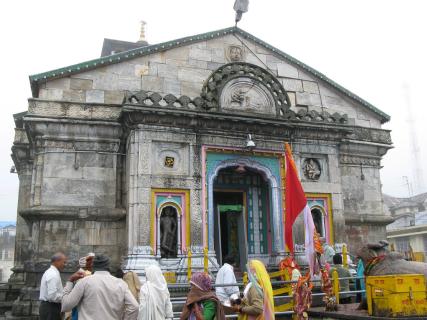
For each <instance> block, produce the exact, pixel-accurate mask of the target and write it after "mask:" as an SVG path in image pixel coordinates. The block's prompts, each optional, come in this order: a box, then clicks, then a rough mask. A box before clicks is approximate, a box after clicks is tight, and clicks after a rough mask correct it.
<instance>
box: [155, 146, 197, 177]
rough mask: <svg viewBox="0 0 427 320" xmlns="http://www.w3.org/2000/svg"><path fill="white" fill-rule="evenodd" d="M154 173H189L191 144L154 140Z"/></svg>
mask: <svg viewBox="0 0 427 320" xmlns="http://www.w3.org/2000/svg"><path fill="white" fill-rule="evenodd" d="M151 149H152V152H151V155H152V159H151V165H152V168H151V169H152V170H151V171H152V173H153V174H157V175H188V174H189V165H190V162H189V155H190V154H189V152H190V149H189V145H188V144H186V143H179V142H176V143H175V142H162V141H153V143H152V148H151Z"/></svg>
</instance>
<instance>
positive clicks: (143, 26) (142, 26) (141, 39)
mask: <svg viewBox="0 0 427 320" xmlns="http://www.w3.org/2000/svg"><path fill="white" fill-rule="evenodd" d="M146 24H147V22H145V21H141V32H140V34H139V40H138V42H146V41H147V40H145V25H146Z"/></svg>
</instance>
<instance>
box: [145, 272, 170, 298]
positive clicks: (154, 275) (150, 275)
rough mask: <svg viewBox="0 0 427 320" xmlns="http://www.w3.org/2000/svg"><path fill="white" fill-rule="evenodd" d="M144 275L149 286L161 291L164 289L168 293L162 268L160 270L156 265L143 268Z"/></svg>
mask: <svg viewBox="0 0 427 320" xmlns="http://www.w3.org/2000/svg"><path fill="white" fill-rule="evenodd" d="M145 277H146V278H147V283H149V284H150V286H152V287H154V288H156V289H158V290H161V291H166V292H167V293H168V294H169V290H168V284H167V283H166V279H165V277H164V276H163V273H162V270H160V268H159V267H158V266H157V265H152V266H148V267H147V268H145Z"/></svg>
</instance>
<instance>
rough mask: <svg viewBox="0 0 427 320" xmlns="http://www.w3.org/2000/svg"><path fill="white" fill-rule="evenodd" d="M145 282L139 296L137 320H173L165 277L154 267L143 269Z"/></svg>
mask: <svg viewBox="0 0 427 320" xmlns="http://www.w3.org/2000/svg"><path fill="white" fill-rule="evenodd" d="M145 277H146V280H147V282H145V283H144V284H143V285H142V287H141V292H140V295H139V314H138V320H163V319H173V310H172V303H171V301H170V294H169V290H168V285H167V283H166V280H165V277H164V276H163V274H162V271H161V270H160V268H159V267H158V266H156V265H153V266H149V267H147V268H145Z"/></svg>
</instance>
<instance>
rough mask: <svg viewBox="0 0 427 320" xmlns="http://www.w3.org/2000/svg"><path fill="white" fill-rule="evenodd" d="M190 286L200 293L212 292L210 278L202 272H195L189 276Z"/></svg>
mask: <svg viewBox="0 0 427 320" xmlns="http://www.w3.org/2000/svg"><path fill="white" fill-rule="evenodd" d="M190 284H191V285H193V286H195V287H197V288H199V289H200V290H202V291H210V290H212V278H211V277H210V275H208V274H207V273H204V272H196V273H193V275H192V276H191V280H190Z"/></svg>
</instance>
